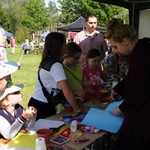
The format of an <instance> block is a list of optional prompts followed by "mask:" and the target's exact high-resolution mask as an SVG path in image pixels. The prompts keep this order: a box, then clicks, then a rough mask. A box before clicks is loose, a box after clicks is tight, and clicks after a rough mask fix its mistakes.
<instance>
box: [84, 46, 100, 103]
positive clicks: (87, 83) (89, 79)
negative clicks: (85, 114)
mask: <svg viewBox="0 0 150 150" xmlns="http://www.w3.org/2000/svg"><path fill="white" fill-rule="evenodd" d="M100 62H101V56H100V51H99V50H97V49H94V48H92V49H90V50H89V51H88V53H87V55H86V65H84V66H83V67H82V70H83V79H84V85H83V86H84V91H85V92H86V94H85V98H84V99H85V100H92V99H100V98H101V96H102V93H101V92H100V90H101V89H102V84H101V72H102V71H101V65H100V64H101V63H100Z"/></svg>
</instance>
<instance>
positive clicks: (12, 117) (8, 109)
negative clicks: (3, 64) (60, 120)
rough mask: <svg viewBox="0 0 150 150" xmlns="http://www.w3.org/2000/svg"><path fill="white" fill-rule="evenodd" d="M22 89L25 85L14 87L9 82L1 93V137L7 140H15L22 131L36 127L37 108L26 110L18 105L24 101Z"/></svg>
mask: <svg viewBox="0 0 150 150" xmlns="http://www.w3.org/2000/svg"><path fill="white" fill-rule="evenodd" d="M22 88H23V84H18V85H12V82H11V84H9V82H8V86H7V87H6V89H5V90H4V91H3V92H0V136H1V137H3V138H5V139H7V140H11V139H12V138H14V137H15V136H16V135H17V133H18V132H19V131H20V130H21V129H23V128H25V127H29V125H30V127H31V125H32V127H33V125H34V121H35V115H36V112H37V110H36V108H34V107H32V106H30V107H28V108H27V109H26V110H24V109H23V107H22V106H21V105H19V104H18V103H19V102H21V101H22V96H21V94H20V90H21V89H22ZM28 118H30V119H29V120H28ZM23 125H25V126H24V127H23Z"/></svg>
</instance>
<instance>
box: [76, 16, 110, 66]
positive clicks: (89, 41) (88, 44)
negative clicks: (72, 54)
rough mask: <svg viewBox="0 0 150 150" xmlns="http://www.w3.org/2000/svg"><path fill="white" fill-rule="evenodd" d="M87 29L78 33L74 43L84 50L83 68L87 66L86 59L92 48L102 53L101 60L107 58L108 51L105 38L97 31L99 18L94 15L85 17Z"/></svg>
mask: <svg viewBox="0 0 150 150" xmlns="http://www.w3.org/2000/svg"><path fill="white" fill-rule="evenodd" d="M85 27H86V29H85V30H83V31H81V32H79V33H77V34H76V36H75V38H74V42H76V43H77V44H78V45H79V46H80V47H81V49H82V54H81V57H80V60H79V63H80V65H81V66H83V65H84V64H85V57H86V54H87V52H88V51H89V50H90V49H91V48H96V49H98V50H99V51H100V53H101V59H103V58H104V57H105V52H107V51H108V48H107V45H106V42H105V39H104V36H103V35H102V34H101V33H100V32H98V31H96V27H97V17H96V16H95V15H93V14H88V15H87V16H86V17H85Z"/></svg>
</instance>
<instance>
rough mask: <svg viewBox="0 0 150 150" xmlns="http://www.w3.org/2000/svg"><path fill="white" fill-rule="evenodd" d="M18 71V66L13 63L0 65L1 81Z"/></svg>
mask: <svg viewBox="0 0 150 150" xmlns="http://www.w3.org/2000/svg"><path fill="white" fill-rule="evenodd" d="M16 70H18V64H17V63H16V62H13V61H9V62H5V63H0V79H1V78H3V77H5V76H8V75H10V74H12V73H13V72H15V71H16Z"/></svg>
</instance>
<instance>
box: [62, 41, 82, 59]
mask: <svg viewBox="0 0 150 150" xmlns="http://www.w3.org/2000/svg"><path fill="white" fill-rule="evenodd" d="M81 52H82V50H81V48H80V46H79V45H78V44H76V43H75V42H70V43H68V44H67V45H66V53H65V54H66V55H67V56H73V55H75V54H76V53H81Z"/></svg>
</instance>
